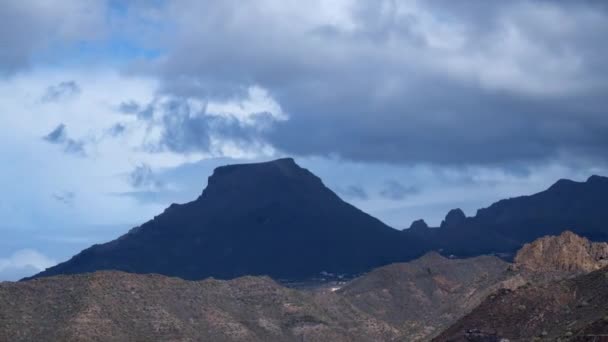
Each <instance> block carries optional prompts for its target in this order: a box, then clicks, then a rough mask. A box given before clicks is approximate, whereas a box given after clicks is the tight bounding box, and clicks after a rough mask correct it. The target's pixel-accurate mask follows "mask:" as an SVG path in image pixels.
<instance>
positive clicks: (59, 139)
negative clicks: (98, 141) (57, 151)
mask: <svg viewBox="0 0 608 342" xmlns="http://www.w3.org/2000/svg"><path fill="white" fill-rule="evenodd" d="M43 139H44V140H45V141H47V142H49V143H51V144H55V145H61V146H63V150H64V152H65V153H68V154H73V155H77V156H80V157H85V156H86V152H85V149H84V142H83V141H80V140H74V139H71V138H69V137H68V134H67V128H66V126H65V124H59V125H58V126H57V127H56V128H55V129H53V130H52V131H51V132H50V133H49V134H47V135H46V136H44V137H43Z"/></svg>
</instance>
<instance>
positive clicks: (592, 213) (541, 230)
mask: <svg viewBox="0 0 608 342" xmlns="http://www.w3.org/2000/svg"><path fill="white" fill-rule="evenodd" d="M607 207H608V178H607V177H601V176H591V177H589V179H587V181H585V182H575V181H571V180H559V181H557V182H556V183H555V184H554V185H552V186H551V187H550V188H549V189H547V190H545V191H542V192H539V193H537V194H533V195H530V196H520V197H515V198H510V199H505V200H501V201H498V202H496V203H494V204H492V205H491V206H489V207H487V208H484V209H479V210H478V211H477V213H476V215H475V216H473V217H465V215H464V213H463V212H462V210H460V209H454V210H451V211H450V212H449V213H448V214H447V215H446V218H445V220H444V221H443V222H442V223H441V227H440V228H439V229H434V228H431V229H417V230H412V231H409V230H405V231H404V235H406V236H408V237H417V238H420V239H423V240H424V241H426V245H427V246H428V248H431V249H437V250H442V251H443V253H444V254H454V255H457V256H461V257H462V256H473V255H480V254H492V253H494V254H496V253H498V254H505V255H507V254H510V255H511V256H513V255H514V253H515V251H517V250H518V249H519V248H520V247H521V246H522V245H523V244H525V243H527V242H530V241H533V240H534V239H537V238H539V237H541V236H545V235H558V234H560V233H561V232H563V231H565V230H571V231H573V232H574V233H576V234H579V235H581V236H584V237H587V238H589V239H591V240H594V241H608V210H606V208H607Z"/></svg>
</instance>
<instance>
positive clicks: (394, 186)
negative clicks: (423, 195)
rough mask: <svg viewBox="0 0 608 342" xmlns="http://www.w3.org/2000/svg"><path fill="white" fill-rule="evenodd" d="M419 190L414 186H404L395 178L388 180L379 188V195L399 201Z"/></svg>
mask: <svg viewBox="0 0 608 342" xmlns="http://www.w3.org/2000/svg"><path fill="white" fill-rule="evenodd" d="M418 192H420V190H419V189H418V188H417V187H415V186H405V185H403V184H401V183H399V182H398V181H396V180H388V181H386V182H385V183H384V188H383V189H382V190H380V193H379V194H380V196H381V197H384V198H386V199H390V200H393V201H400V200H402V199H404V198H406V197H408V196H410V195H414V194H417V193H418Z"/></svg>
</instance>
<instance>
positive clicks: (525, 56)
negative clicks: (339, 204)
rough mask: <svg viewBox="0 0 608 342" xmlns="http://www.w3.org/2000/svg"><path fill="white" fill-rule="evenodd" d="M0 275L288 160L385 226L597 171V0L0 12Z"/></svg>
mask: <svg viewBox="0 0 608 342" xmlns="http://www.w3.org/2000/svg"><path fill="white" fill-rule="evenodd" d="M0 22H2V26H1V27H0V46H1V49H0V164H1V165H2V166H3V167H2V170H1V171H0V189H2V192H3V196H1V197H0V217H2V220H0V234H1V236H2V239H0V280H15V279H19V278H20V277H23V276H26V275H31V274H33V273H35V272H37V271H40V270H43V269H44V268H46V267H49V266H51V265H53V264H55V263H57V262H60V261H63V260H66V259H67V258H69V257H70V256H72V255H74V254H75V253H77V252H78V251H80V250H82V249H83V248H86V247H88V246H90V245H91V244H94V243H101V242H105V241H108V240H111V239H114V238H116V237H118V236H120V235H121V234H123V233H125V232H126V231H127V230H128V229H129V228H131V227H133V226H136V225H139V224H141V223H143V222H145V221H147V220H149V219H151V218H152V217H153V216H154V215H156V214H159V213H160V212H162V210H163V209H164V208H165V207H167V206H168V205H169V204H171V203H174V202H175V203H184V202H188V201H191V200H193V199H195V198H196V197H197V196H198V195H199V194H200V193H201V191H202V190H203V188H204V187H205V185H206V181H207V177H208V176H209V175H210V174H211V172H212V171H213V169H214V168H215V167H217V166H220V165H224V164H229V163H241V162H256V161H266V160H272V159H275V158H279V157H285V156H290V157H294V158H295V159H296V162H297V163H299V164H300V165H301V166H303V167H306V168H308V169H310V170H311V171H312V172H314V173H315V174H317V175H319V176H320V177H321V178H322V179H323V180H324V182H325V184H326V185H327V186H328V187H330V188H331V189H332V190H334V191H335V192H336V193H338V194H339V195H340V196H341V197H342V198H343V199H345V200H346V201H348V202H350V203H353V204H354V205H356V206H357V207H359V208H361V209H363V210H364V211H366V212H368V213H370V214H372V215H374V216H376V217H378V218H380V219H381V220H382V221H384V222H385V223H387V224H389V225H390V226H392V227H395V228H399V229H403V228H407V227H409V225H410V223H411V222H412V221H413V220H415V219H420V218H422V219H425V220H426V221H427V222H428V223H429V224H430V225H432V226H436V225H439V223H440V222H441V219H442V218H443V217H444V215H445V214H446V213H447V211H448V210H450V209H452V208H457V207H459V208H462V209H463V210H464V211H465V213H466V214H467V215H474V214H475V212H476V210H477V209H478V208H482V207H486V206H488V205H490V204H491V203H493V202H494V201H497V200H499V199H502V198H508V197H513V196H519V195H525V194H531V193H534V192H538V191H541V190H543V189H545V188H547V187H548V186H549V185H551V184H552V183H554V182H555V181H557V180H558V179H560V178H569V179H574V180H579V181H583V180H585V179H586V178H588V177H589V176H590V175H592V174H600V175H608V163H607V162H608V160H607V159H608V154H607V153H606V151H607V148H608V115H607V113H606V108H607V104H608V103H607V101H608V58H606V56H608V44H605V37H607V36H608V5H606V3H605V2H604V1H599V0H598V1H591V0H581V1H548V0H513V1H485V0H484V1H482V0H477V1H473V0H464V1H447V0H445V1H440V0H427V1H406V0H403V1H396V0H310V1H306V2H302V1H295V0H257V1H241V0H239V1H237V0H221V1H220V0H217V1H213V0H205V1H201V0H153V1H142V0H126V1H118V0H88V1H81V0H22V1H9V0H5V1H2V6H0Z"/></svg>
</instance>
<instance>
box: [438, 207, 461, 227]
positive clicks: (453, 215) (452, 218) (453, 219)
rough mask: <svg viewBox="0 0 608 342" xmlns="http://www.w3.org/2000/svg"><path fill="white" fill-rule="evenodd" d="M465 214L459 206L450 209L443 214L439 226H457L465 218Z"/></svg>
mask: <svg viewBox="0 0 608 342" xmlns="http://www.w3.org/2000/svg"><path fill="white" fill-rule="evenodd" d="M466 218H467V217H466V215H465V214H464V212H463V211H462V209H460V208H456V209H452V210H450V211H449V212H448V214H447V215H446V216H445V219H444V220H443V221H442V222H441V228H446V227H448V228H449V227H457V226H459V225H461V224H463V223H464V222H465V220H466Z"/></svg>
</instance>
